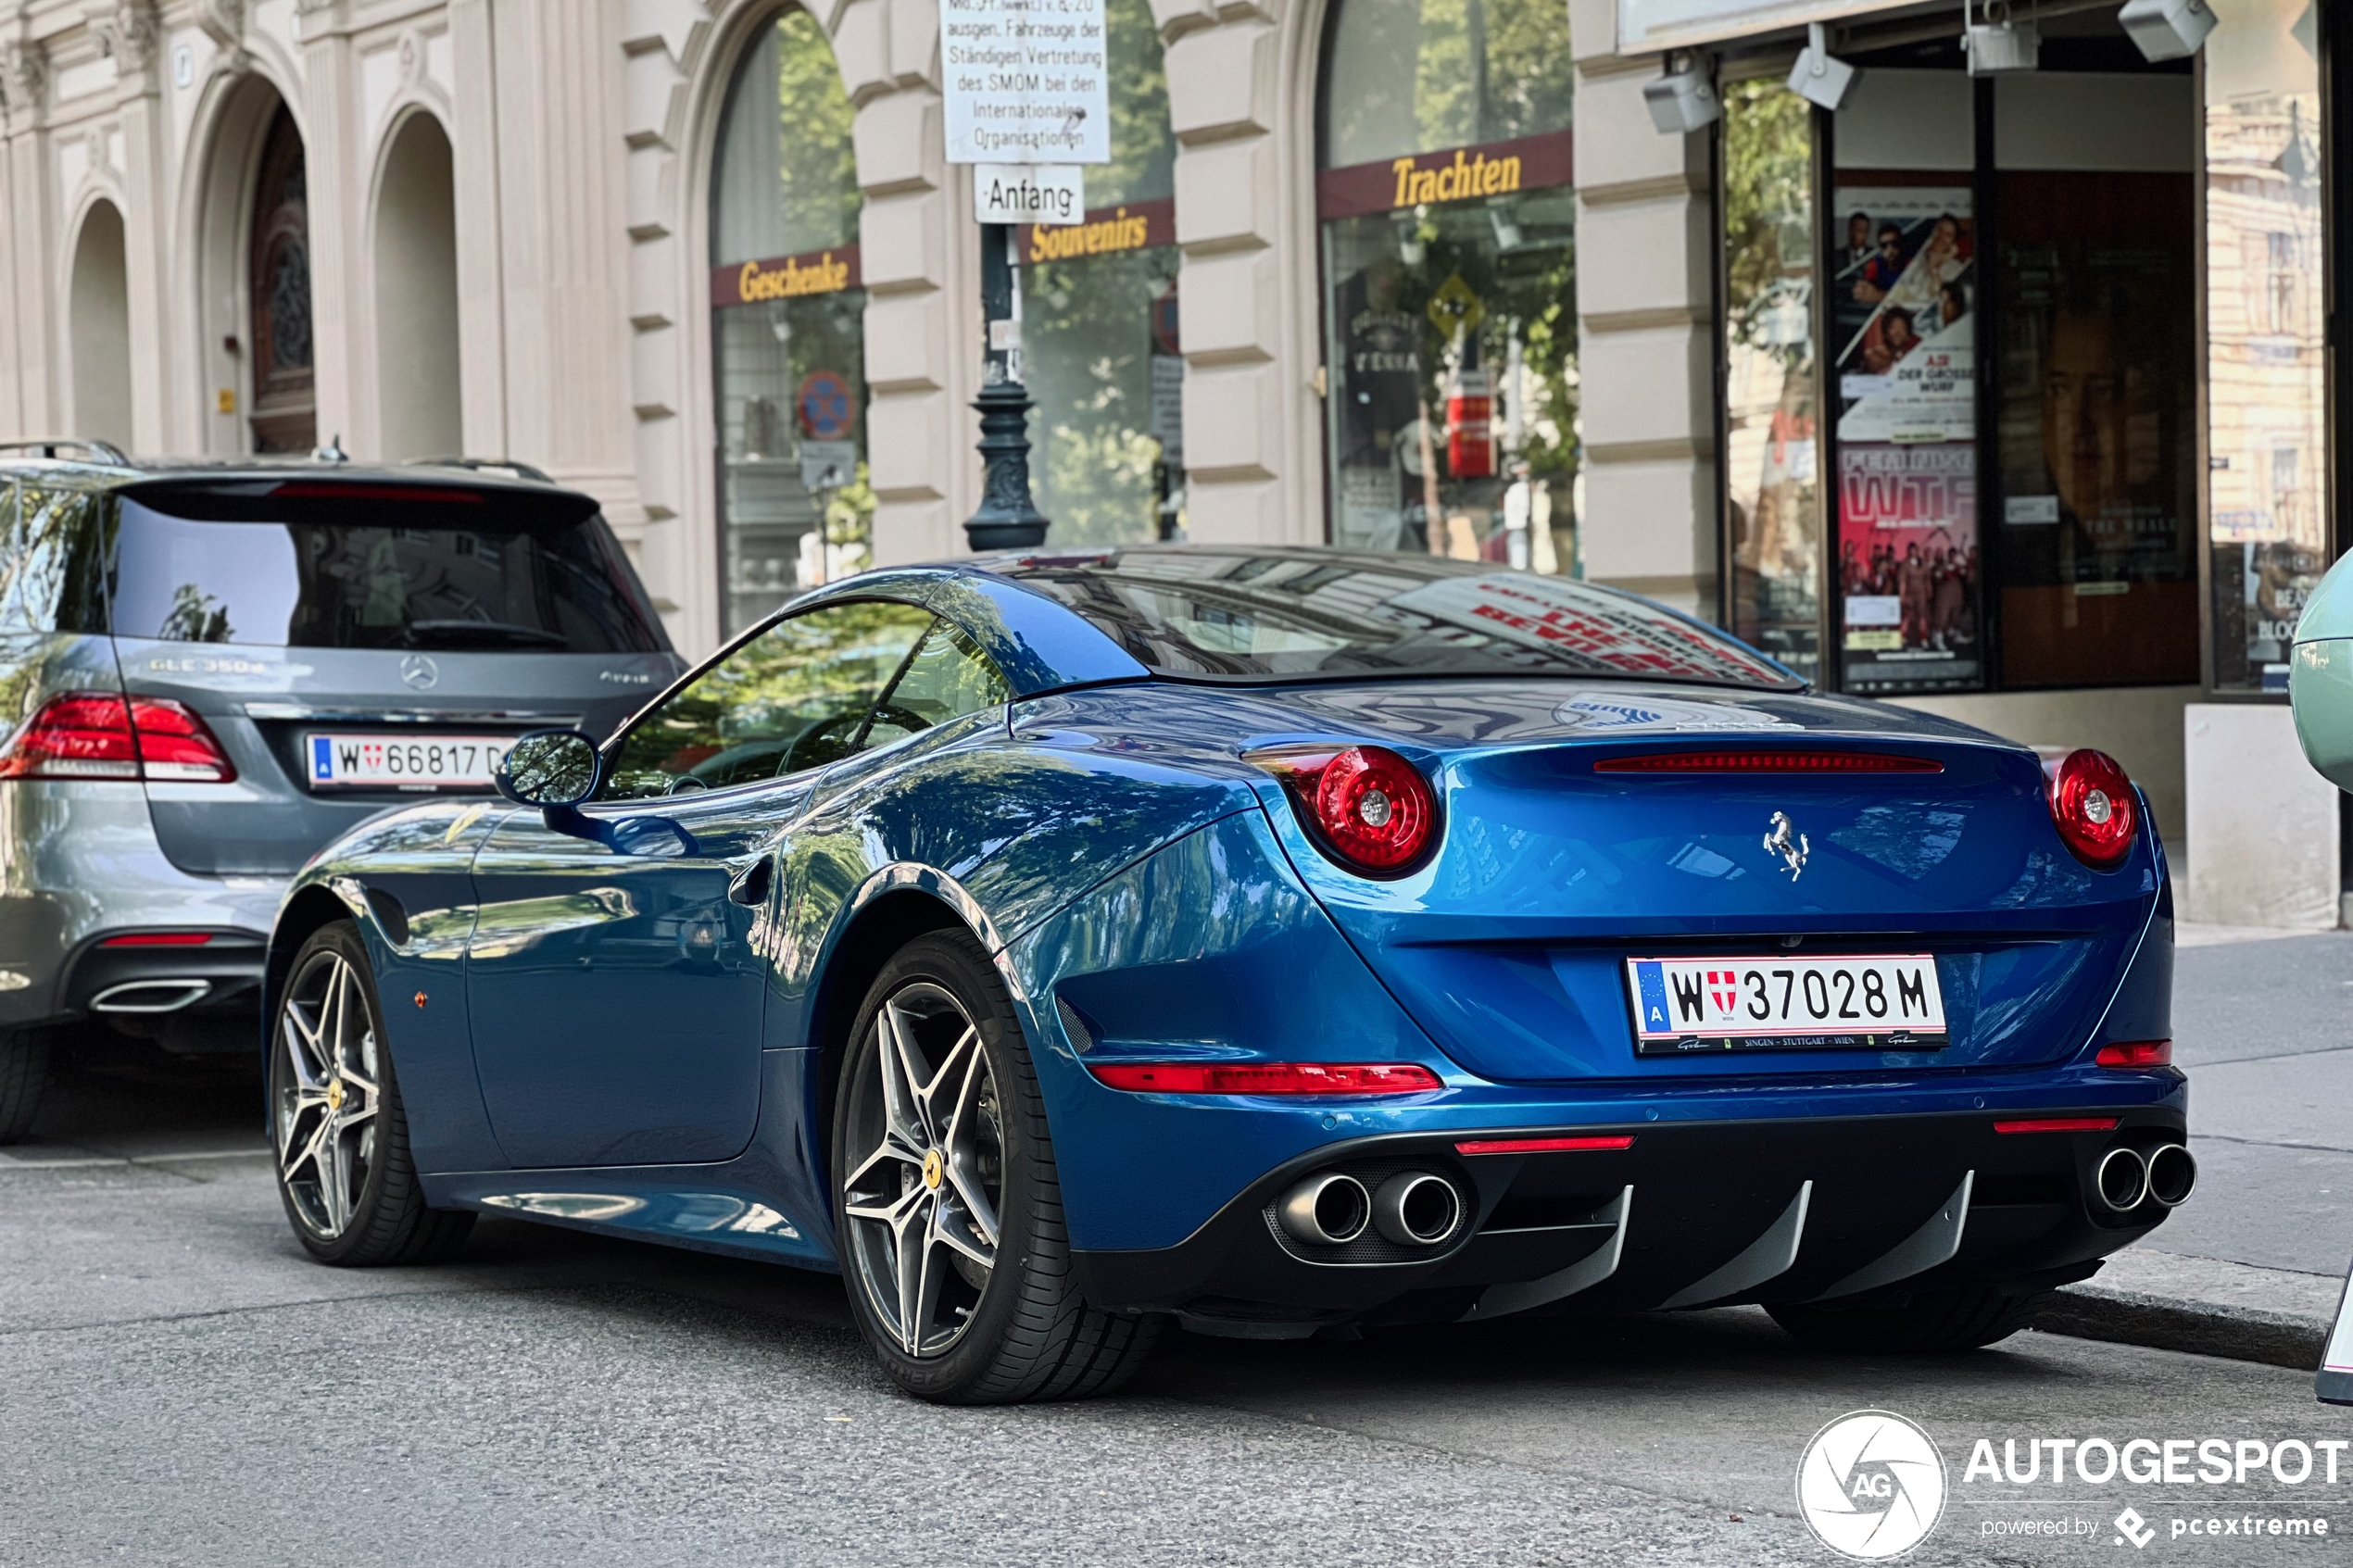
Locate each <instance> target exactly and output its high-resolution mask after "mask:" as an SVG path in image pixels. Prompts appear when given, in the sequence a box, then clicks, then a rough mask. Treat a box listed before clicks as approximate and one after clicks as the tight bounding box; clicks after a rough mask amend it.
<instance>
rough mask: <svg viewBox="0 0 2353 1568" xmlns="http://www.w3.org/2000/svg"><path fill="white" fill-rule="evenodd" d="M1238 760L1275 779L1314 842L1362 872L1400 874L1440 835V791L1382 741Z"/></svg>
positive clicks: (1281, 749) (1270, 750)
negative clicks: (1279, 782) (1366, 744)
mask: <svg viewBox="0 0 2353 1568" xmlns="http://www.w3.org/2000/svg"><path fill="white" fill-rule="evenodd" d="M1242 760H1243V761H1245V762H1248V763H1249V764H1251V765H1252V767H1254V768H1261V769H1264V770H1265V771H1267V772H1269V773H1272V774H1274V775H1275V777H1277V778H1278V779H1280V780H1281V781H1282V783H1283V789H1284V792H1285V793H1286V794H1288V795H1289V796H1290V800H1291V805H1292V806H1293V807H1294V808H1295V809H1297V810H1298V812H1299V815H1300V819H1301V821H1302V822H1305V823H1306V824H1307V829H1308V832H1309V834H1311V835H1312V836H1313V837H1314V838H1315V842H1316V844H1317V846H1318V847H1321V848H1322V849H1323V850H1324V852H1325V853H1326V854H1327V855H1329V856H1330V857H1331V858H1332V859H1335V860H1337V861H1339V862H1340V864H1341V865H1342V866H1345V867H1346V868H1347V869H1348V870H1350V871H1353V872H1357V873H1358V874H1359V875H1363V876H1401V875H1403V874H1404V873H1405V872H1409V871H1411V870H1412V869H1413V868H1414V867H1415V866H1416V864H1417V863H1418V862H1419V861H1420V860H1421V859H1422V857H1423V855H1424V854H1425V853H1427V852H1428V848H1429V847H1430V845H1431V843H1432V842H1433V841H1435V840H1436V838H1437V836H1438V798H1437V797H1436V796H1434V795H1432V794H1431V793H1430V787H1429V782H1428V780H1426V779H1424V778H1423V777H1422V775H1421V770H1420V769H1418V768H1416V767H1415V766H1414V765H1413V764H1412V763H1411V762H1408V761H1406V760H1405V759H1403V757H1400V756H1398V755H1397V753H1395V752H1393V751H1391V750H1390V749H1388V748H1387V747H1386V746H1270V747H1267V748H1265V749H1264V750H1259V751H1252V752H1246V753H1244V754H1243V757H1242Z"/></svg>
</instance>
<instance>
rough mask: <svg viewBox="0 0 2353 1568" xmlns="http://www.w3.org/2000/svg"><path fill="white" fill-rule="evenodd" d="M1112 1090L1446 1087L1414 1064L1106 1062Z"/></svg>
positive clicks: (1098, 1065) (1394, 1090)
mask: <svg viewBox="0 0 2353 1568" xmlns="http://www.w3.org/2000/svg"><path fill="white" fill-rule="evenodd" d="M1088 1072H1090V1073H1094V1075H1095V1077H1096V1079H1097V1081H1099V1082H1100V1083H1101V1084H1103V1085H1105V1086H1106V1087H1109V1088H1114V1089H1126V1090H1129V1091H1131V1092H1133V1093H1137V1094H1157V1095H1414V1094H1426V1093H1428V1091H1430V1090H1431V1089H1442V1088H1444V1087H1445V1086H1446V1085H1444V1084H1443V1083H1441V1081H1440V1079H1439V1076H1438V1074H1437V1073H1432V1072H1431V1071H1430V1070H1429V1069H1428V1068H1427V1067H1424V1066H1421V1065H1420V1064H1419V1063H1417V1062H1411V1061H1369V1062H1364V1061H1360V1062H1348V1061H1102V1062H1089V1063H1088Z"/></svg>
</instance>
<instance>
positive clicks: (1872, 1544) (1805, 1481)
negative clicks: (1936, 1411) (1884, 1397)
mask: <svg viewBox="0 0 2353 1568" xmlns="http://www.w3.org/2000/svg"><path fill="white" fill-rule="evenodd" d="M1797 1511H1798V1512H1799V1513H1800V1514H1801V1515H1803V1516H1804V1518H1805V1520H1806V1528H1808V1529H1810V1530H1812V1531H1813V1532H1814V1537H1815V1539H1817V1540H1818V1541H1820V1542H1821V1543H1822V1544H1823V1545H1824V1546H1826V1547H1828V1548H1830V1549H1831V1550H1832V1551H1835V1552H1837V1553H1839V1554H1840V1555H1841V1556H1844V1557H1853V1558H1858V1559H1861V1560H1863V1561H1865V1562H1876V1561H1879V1560H1881V1559H1884V1558H1890V1557H1901V1556H1902V1555H1903V1554H1904V1553H1906V1552H1907V1551H1909V1550H1911V1549H1913V1548H1914V1547H1916V1546H1918V1545H1919V1544H1920V1542H1921V1541H1923V1540H1925V1539H1927V1538H1928V1533H1929V1532H1930V1531H1931V1530H1932V1529H1934V1528H1935V1527H1936V1521H1937V1520H1938V1518H1940V1517H1941V1516H1942V1515H1943V1514H1944V1455H1943V1454H1941V1453H1939V1452H1938V1451H1937V1449H1936V1443H1935V1440H1934V1439H1933V1438H1931V1437H1930V1436H1929V1435H1928V1434H1927V1433H1926V1432H1925V1431H1923V1430H1921V1428H1920V1427H1919V1424H1917V1423H1914V1422H1910V1421H1906V1420H1905V1419H1904V1417H1902V1416H1900V1415H1897V1414H1896V1413H1895V1412H1894V1411H1853V1412H1852V1413H1850V1414H1847V1415H1843V1416H1840V1417H1839V1418H1838V1419H1837V1420H1836V1421H1833V1422H1831V1424H1829V1425H1827V1426H1825V1427H1823V1428H1822V1429H1821V1430H1820V1431H1819V1432H1817V1433H1815V1434H1814V1440H1813V1441H1812V1442H1810V1443H1808V1444H1806V1454H1805V1457H1804V1458H1803V1459H1801V1460H1799V1461H1797Z"/></svg>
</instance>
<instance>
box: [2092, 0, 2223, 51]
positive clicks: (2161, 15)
mask: <svg viewBox="0 0 2353 1568" xmlns="http://www.w3.org/2000/svg"><path fill="white" fill-rule="evenodd" d="M2116 19H2117V20H2118V21H2120V22H2122V23H2123V24H2124V31H2126V32H2128V33H2130V34H2131V35H2132V38H2133V43H2135V44H2139V45H2140V48H2141V53H2142V54H2144V55H2145V56H2148V57H2149V58H2150V59H2151V60H2178V59H2181V58H2183V56H2188V55H2195V54H2196V53H2197V46H2198V45H2199V44H2203V43H2205V42H2206V35H2207V34H2208V33H2209V32H2211V31H2214V10H2213V7H2212V6H2208V4H2207V3H2206V0H2130V3H2129V4H2127V5H2126V6H2125V7H2124V9H2122V10H2121V11H2119V12H2118V13H2117V14H2116Z"/></svg>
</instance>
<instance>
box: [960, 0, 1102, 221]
mask: <svg viewBox="0 0 2353 1568" xmlns="http://www.w3.org/2000/svg"><path fill="white" fill-rule="evenodd" d="M939 34H940V67H941V86H942V88H943V89H944V93H945V96H946V98H947V116H946V121H947V130H948V161H949V162H950V163H999V164H1002V163H1063V164H1076V163H1109V162H1110V161H1111V83H1110V75H1109V72H1108V70H1107V69H1106V66H1107V62H1106V59H1105V53H1104V51H1105V47H1106V44H1105V24H1104V19H1103V0H939ZM1033 216H1034V215H1033Z"/></svg>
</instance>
